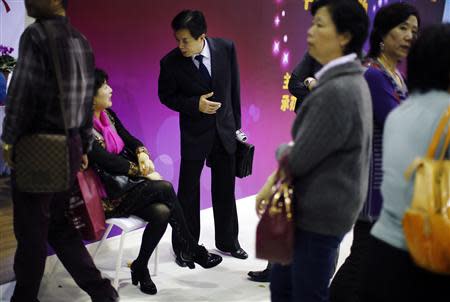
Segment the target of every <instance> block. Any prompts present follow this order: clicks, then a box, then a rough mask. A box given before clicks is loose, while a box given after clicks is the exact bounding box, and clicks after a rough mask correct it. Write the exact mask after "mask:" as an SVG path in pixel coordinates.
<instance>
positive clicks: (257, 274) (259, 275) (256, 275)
mask: <svg viewBox="0 0 450 302" xmlns="http://www.w3.org/2000/svg"><path fill="white" fill-rule="evenodd" d="M270 271H271V268H269V267H268V268H266V269H265V270H263V271H253V272H248V276H249V280H251V281H255V282H270Z"/></svg>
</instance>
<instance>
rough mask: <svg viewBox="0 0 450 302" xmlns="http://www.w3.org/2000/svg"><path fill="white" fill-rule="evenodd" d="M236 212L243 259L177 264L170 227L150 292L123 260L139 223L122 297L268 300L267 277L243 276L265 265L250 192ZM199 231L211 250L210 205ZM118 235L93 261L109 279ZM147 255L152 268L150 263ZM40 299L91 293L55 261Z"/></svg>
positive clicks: (79, 299)
mask: <svg viewBox="0 0 450 302" xmlns="http://www.w3.org/2000/svg"><path fill="white" fill-rule="evenodd" d="M237 208H238V215H239V241H240V243H241V246H242V247H243V248H244V249H245V250H246V251H247V252H248V254H249V258H248V259H247V260H239V259H236V258H233V257H230V256H223V258H224V259H223V262H222V263H221V264H220V265H219V266H217V267H215V268H212V269H207V270H206V269H203V268H201V267H200V266H199V265H196V268H195V269H193V270H190V269H188V268H181V267H179V266H177V265H176V264H175V262H174V258H173V255H172V249H171V244H170V235H171V230H170V227H169V228H168V231H167V232H166V233H165V234H164V236H163V238H162V240H161V242H160V245H159V268H158V275H157V276H152V280H153V281H154V282H155V284H156V286H157V288H158V293H157V294H156V295H154V296H148V295H145V294H143V293H141V292H140V290H139V288H138V287H136V286H133V285H132V284H131V277H130V270H129V269H128V268H127V267H126V265H127V262H130V261H132V260H133V259H134V258H135V257H136V256H137V254H138V251H139V245H140V242H141V236H142V231H143V230H142V229H141V230H137V231H134V232H133V233H130V234H129V235H128V237H127V240H126V246H125V248H124V255H123V263H122V264H123V267H122V271H121V275H120V280H119V284H120V285H119V286H120V288H119V294H120V297H121V299H120V301H121V302H126V301H130V302H131V301H133V302H139V301H177V302H178V301H199V302H200V301H215V302H216V301H224V302H225V301H227V302H228V301H242V302H243V301H261V302H264V301H270V292H269V284H268V283H256V282H252V281H249V280H248V279H247V272H248V271H250V270H261V269H264V268H265V266H266V262H265V261H264V260H259V259H256V258H255V230H256V225H257V221H258V218H257V216H256V214H255V211H254V196H250V197H247V198H244V199H241V200H239V201H238V202H237ZM201 223H202V231H201V237H200V242H201V243H202V244H204V245H205V247H206V248H207V249H209V250H210V251H211V252H217V250H216V249H215V246H214V223H213V215H212V209H206V210H203V211H202V214H201ZM117 239H118V238H117V237H116V238H112V239H109V240H108V241H107V242H106V243H105V245H104V246H103V247H102V249H101V251H100V253H99V255H98V256H97V258H96V264H97V267H98V268H99V269H100V270H101V272H102V274H103V275H104V276H106V277H108V278H110V279H113V277H114V267H115V259H116V258H115V256H116V255H115V253H114V250H115V249H116V248H118V245H119V241H118V240H117ZM351 240H352V234H351V233H350V234H348V235H347V236H346V237H345V238H344V241H343V244H342V245H341V252H340V257H339V264H338V265H339V266H340V265H341V264H342V262H343V261H344V259H345V258H346V257H347V256H348V254H349V250H350V244H351ZM96 244H97V243H93V244H91V245H89V246H88V248H89V250H90V251H91V253H92V252H93V251H94V250H95V245H96ZM152 260H153V259H150V262H149V263H150V271H152V269H153V267H152V265H153V261H152ZM53 261H55V256H51V257H49V258H48V260H47V267H49V265H48V264H51V263H52V262H53ZM13 288H14V283H13V282H12V283H8V284H4V285H1V286H0V300H1V301H9V298H10V297H11V294H12V290H13ZM39 300H40V301H41V302H60V301H61V302H63V301H64V302H66V301H71V302H72V301H73V302H85V301H86V302H87V301H90V299H89V296H88V295H87V294H86V293H84V292H83V291H82V290H80V289H79V288H78V287H77V285H76V284H75V283H74V282H73V280H72V279H71V277H70V276H69V274H68V273H67V272H66V271H65V269H64V268H63V267H62V266H61V265H59V266H58V269H57V271H56V272H55V273H54V274H53V275H52V276H49V275H48V274H47V275H46V276H45V277H44V279H43V280H42V285H41V290H40V293H39Z"/></svg>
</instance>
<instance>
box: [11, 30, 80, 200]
mask: <svg viewBox="0 0 450 302" xmlns="http://www.w3.org/2000/svg"><path fill="white" fill-rule="evenodd" d="M43 26H44V30H45V31H46V33H47V37H48V40H49V43H50V50H51V55H52V60H53V65H54V69H55V73H56V79H57V82H58V89H59V95H58V99H59V102H60V106H61V114H62V117H63V120H64V131H65V134H50V133H36V134H31V135H25V136H22V137H21V138H20V139H19V140H18V142H17V143H16V144H15V146H14V161H15V167H14V170H15V175H16V176H15V178H16V185H17V189H18V190H19V191H21V192H28V193H50V192H63V191H67V190H69V189H70V185H71V181H72V180H71V171H70V160H69V145H68V130H67V121H66V116H65V110H64V105H63V100H64V99H65V93H64V89H63V84H62V76H61V67H60V62H59V59H58V56H57V55H56V45H55V39H54V38H52V37H51V36H50V34H49V33H50V31H49V30H48V28H47V25H46V24H45V23H43Z"/></svg>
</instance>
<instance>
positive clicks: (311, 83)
mask: <svg viewBox="0 0 450 302" xmlns="http://www.w3.org/2000/svg"><path fill="white" fill-rule="evenodd" d="M303 84H305V86H306V88H308V90H309V91H311V90H312V89H313V88H314V87H315V86H316V85H317V80H316V79H315V78H313V77H308V78H306V79H305V81H304V82H303Z"/></svg>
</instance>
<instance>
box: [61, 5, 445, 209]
mask: <svg viewBox="0 0 450 302" xmlns="http://www.w3.org/2000/svg"><path fill="white" fill-rule="evenodd" d="M311 2H312V1H309V0H265V1H262V0H246V1H239V0H228V1H211V0H192V1H189V4H187V1H179V0H178V1H177V0H165V1H156V0H134V1H131V2H126V1H117V0H116V1H108V3H107V4H105V2H104V1H98V0H77V1H71V2H70V7H69V16H70V18H71V21H72V23H73V24H74V25H75V26H76V27H78V28H79V29H80V30H81V31H82V32H83V33H84V34H85V35H86V36H87V38H88V39H89V40H90V42H91V44H92V46H93V49H94V51H95V54H96V61H97V66H99V67H101V68H103V69H105V70H106V71H107V72H108V73H109V76H110V81H109V82H110V84H111V86H112V88H113V91H114V92H113V103H114V105H113V109H114V110H115V111H116V112H117V113H118V115H119V116H120V118H121V119H122V120H123V122H124V124H125V125H126V126H127V127H128V129H129V130H130V131H131V133H133V134H134V135H135V136H136V137H138V138H140V139H141V140H142V141H143V142H144V143H145V144H146V146H147V147H148V148H149V150H150V152H151V154H152V157H153V159H154V161H155V164H156V167H157V169H158V170H159V171H160V172H161V174H162V175H163V177H164V178H165V179H167V180H169V181H172V182H173V184H174V186H175V188H176V187H177V185H178V183H177V182H178V171H179V163H180V151H179V129H178V114H177V113H176V112H173V111H170V110H169V109H167V108H166V107H165V106H163V105H162V104H161V103H160V102H159V99H158V96H157V79H158V74H159V60H160V59H161V58H162V57H163V56H164V55H165V54H166V53H167V52H169V51H170V50H171V49H172V48H173V47H175V46H176V45H175V40H174V37H173V33H172V30H171V28H170V22H171V20H172V18H173V16H174V15H175V14H176V13H178V12H179V11H180V10H182V9H185V8H196V9H200V10H202V11H203V12H204V13H205V16H206V18H207V22H208V34H209V35H210V36H218V37H224V38H229V39H231V40H233V41H235V43H236V47H237V52H238V60H239V64H240V72H241V96H242V104H241V105H242V128H243V130H244V131H245V132H246V133H247V134H248V136H249V142H251V143H253V144H255V145H256V152H255V160H254V167H253V175H252V176H250V177H248V178H245V179H243V180H238V181H237V184H236V197H237V198H241V197H244V196H248V195H252V194H255V193H256V192H257V191H258V189H259V187H260V186H261V185H262V183H263V182H264V181H265V179H266V177H267V175H268V174H269V173H270V172H271V171H272V170H273V169H274V168H275V167H276V162H275V160H274V150H275V149H276V147H277V145H278V144H279V143H281V142H284V141H288V140H289V139H290V135H289V131H290V125H291V123H292V121H293V119H294V114H293V113H292V112H291V111H290V110H289V106H290V105H292V103H291V99H290V96H289V95H288V93H287V90H286V86H285V85H284V84H285V83H284V80H285V79H287V77H285V75H286V73H287V72H290V71H291V70H292V69H293V68H294V66H295V64H296V63H297V62H298V61H299V60H300V58H301V57H302V56H303V53H304V51H305V50H306V48H305V47H306V43H305V40H306V31H307V29H308V27H309V24H310V21H311V17H310V15H309V12H308V11H307V9H309V7H310V3H311ZM389 2H393V1H386V0H384V1H382V0H378V1H369V2H368V3H367V6H368V11H369V14H370V15H373V14H374V12H375V11H376V10H377V8H378V7H379V6H381V5H383V4H386V3H389ZM410 2H413V3H415V4H416V5H419V6H421V11H422V12H424V13H425V14H426V15H427V18H428V19H429V20H436V21H437V20H441V18H442V11H443V3H442V2H443V1H439V2H441V3H437V4H433V3H432V1H425V0H423V1H410ZM439 14H440V15H439ZM283 96H284V100H285V102H284V104H283V106H281V104H282V102H281V101H282V99H283ZM283 110H284V111H283ZM201 194H202V208H205V207H208V206H210V171H209V169H208V168H205V170H204V173H203V175H202V190H201Z"/></svg>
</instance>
